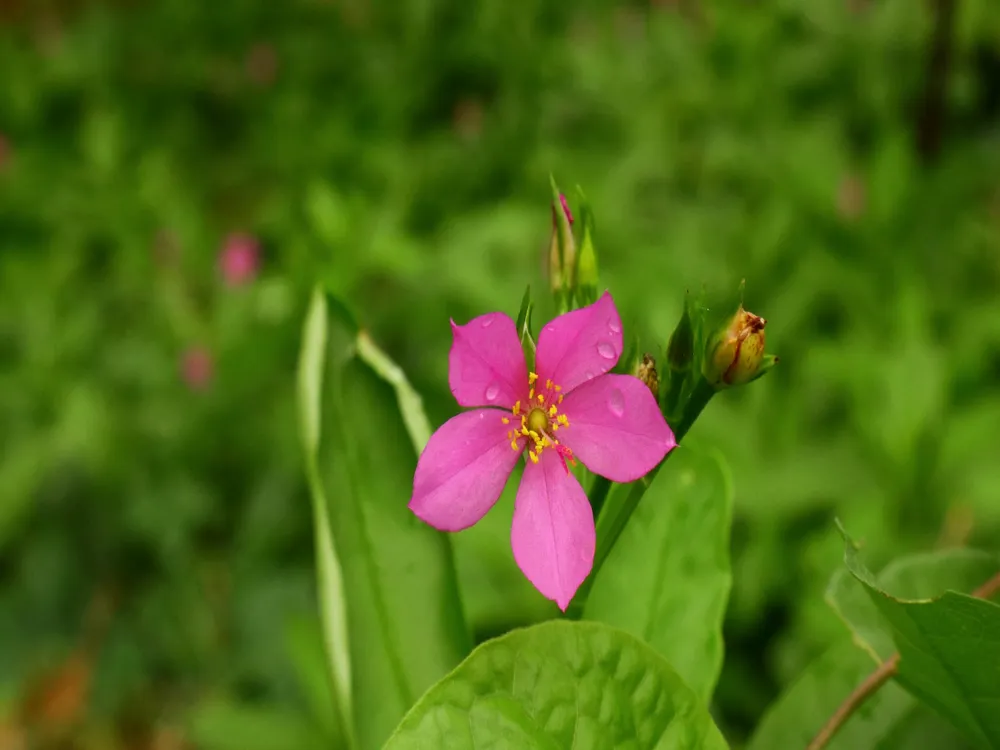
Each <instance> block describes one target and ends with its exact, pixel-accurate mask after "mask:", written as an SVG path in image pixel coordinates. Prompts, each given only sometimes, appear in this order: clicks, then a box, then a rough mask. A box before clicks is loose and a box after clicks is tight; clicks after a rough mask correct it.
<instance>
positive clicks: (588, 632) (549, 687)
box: [386, 621, 726, 750]
mask: <svg viewBox="0 0 1000 750" xmlns="http://www.w3.org/2000/svg"><path fill="white" fill-rule="evenodd" d="M487 747H488V748H496V749H497V750H500V749H507V748H509V750H526V749H528V748H545V749H546V750H558V748H568V747H575V748H632V750H646V749H647V748H650V749H651V748H657V749H658V750H686V749H688V748H690V749H691V750H695V749H696V748H697V750H716V749H719V748H725V747H726V743H725V740H723V738H722V735H721V734H720V733H719V730H718V729H717V728H716V726H715V724H714V723H713V722H712V719H711V716H710V715H709V713H708V710H707V709H706V708H705V706H704V705H702V704H701V703H700V702H699V701H698V699H697V697H696V696H695V695H694V693H693V692H692V691H691V690H690V688H688V687H687V686H686V685H685V684H684V682H683V681H682V680H681V678H680V677H679V676H678V675H677V673H676V672H674V671H673V669H671V667H670V665H669V664H667V662H666V661H665V660H664V659H663V658H662V657H661V656H660V655H659V654H657V653H656V652H655V651H653V649H651V648H650V647H649V646H647V645H646V644H644V643H642V642H641V641H639V640H637V639H636V638H634V637H633V636H631V635H628V634H627V633H623V632H621V631H619V630H616V629H614V628H610V627H608V626H606V625H602V624H599V623H587V622H568V621H554V622H545V623H542V624H540V625H535V626H532V627H530V628H524V629H522V630H515V631H513V632H511V633H508V634H507V635H504V636H502V637H500V638H496V639H494V640H491V641H487V642H486V643H484V644H483V645H482V646H480V647H479V648H477V649H476V650H475V651H474V652H473V653H472V655H471V656H469V658H468V659H466V660H465V661H464V662H463V663H462V664H461V666H459V667H458V668H457V669H456V670H455V671H454V672H452V673H451V674H450V675H448V677H447V678H446V679H444V680H442V681H441V682H440V683H438V684H437V685H435V686H434V687H433V688H432V689H431V690H430V691H429V692H428V693H427V694H426V695H425V696H424V697H423V698H421V700H420V702H419V703H418V704H417V705H416V706H415V707H414V708H413V710H412V711H410V712H409V713H408V714H407V716H406V718H405V719H404V720H403V722H402V724H400V726H399V728H398V729H397V730H396V733H395V734H394V735H393V736H392V738H391V739H390V740H389V742H388V744H387V745H386V750H410V749H411V748H412V749H414V750H416V749H417V748H421V749H422V748H435V749H436V748H441V749H442V750H464V749H465V748H469V749H470V750H473V749H475V748H487Z"/></svg>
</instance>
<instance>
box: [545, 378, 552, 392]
mask: <svg viewBox="0 0 1000 750" xmlns="http://www.w3.org/2000/svg"><path fill="white" fill-rule="evenodd" d="M545 387H546V388H548V389H549V390H550V391H551V390H552V381H551V380H546V381H545Z"/></svg>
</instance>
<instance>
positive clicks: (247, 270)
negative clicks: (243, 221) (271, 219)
mask: <svg viewBox="0 0 1000 750" xmlns="http://www.w3.org/2000/svg"><path fill="white" fill-rule="evenodd" d="M259 265H260V247H259V246H258V244H257V239H256V238H255V237H253V236H251V235H249V234H242V233H238V232H237V233H234V234H231V235H229V236H228V237H226V242H225V244H224V245H223V247H222V252H221V253H220V254H219V266H220V267H221V269H222V278H223V279H225V281H226V283H227V284H228V285H229V286H242V285H243V284H247V283H249V282H251V281H253V280H254V278H256V276H257V269H258V266H259Z"/></svg>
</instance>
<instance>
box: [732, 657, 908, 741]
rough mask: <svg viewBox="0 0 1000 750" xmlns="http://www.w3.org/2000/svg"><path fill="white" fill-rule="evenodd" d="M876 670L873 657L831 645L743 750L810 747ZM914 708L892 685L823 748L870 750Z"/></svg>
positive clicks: (773, 707)
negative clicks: (829, 721)
mask: <svg viewBox="0 0 1000 750" xmlns="http://www.w3.org/2000/svg"><path fill="white" fill-rule="evenodd" d="M874 666H875V665H874V663H873V662H872V660H871V657H870V656H869V655H868V654H866V653H865V652H864V651H862V650H861V649H859V648H858V647H857V646H856V645H854V644H853V643H851V641H850V640H849V639H845V640H844V641H842V642H841V643H838V644H836V645H835V646H832V647H831V648H830V649H829V650H827V651H826V652H825V653H823V654H822V655H821V656H819V657H818V658H817V659H816V660H815V661H813V662H812V663H810V664H809V666H808V667H807V668H806V670H805V671H804V672H803V673H802V674H801V675H800V676H799V678H798V679H797V680H796V681H795V682H793V683H792V684H791V686H789V687H788V689H787V690H785V692H784V693H782V694H781V696H780V697H779V698H778V700H777V701H775V702H774V703H773V704H772V705H771V707H770V708H769V709H768V710H767V713H766V714H764V718H763V719H761V722H760V724H759V725H758V726H757V729H756V730H755V731H754V734H753V737H751V739H750V742H749V743H748V744H747V748H746V750H775V748H802V747H806V746H808V744H809V742H810V740H812V738H813V737H815V736H816V733H817V732H819V730H820V729H821V728H822V727H823V725H824V724H825V723H826V721H827V719H829V718H830V717H831V716H832V715H833V713H834V711H836V710H837V707H838V706H840V704H841V703H842V702H843V700H844V698H846V697H847V696H848V695H850V694H851V691H853V690H854V689H855V688H856V687H857V686H858V685H860V684H861V682H862V680H864V679H865V677H867V676H868V675H869V674H870V673H871V671H872V669H873V668H874ZM913 705H914V701H913V699H912V698H911V697H910V696H909V695H907V694H906V691H904V690H903V689H902V688H900V687H899V686H898V685H894V684H893V683H891V682H890V683H889V684H887V685H885V686H883V687H882V689H881V690H879V691H878V692H876V693H875V694H874V695H873V696H872V697H871V698H870V699H869V700H868V702H866V703H865V705H864V707H863V708H862V709H861V710H859V711H858V712H857V713H856V714H855V715H854V716H852V717H851V718H850V719H849V720H848V721H847V722H846V723H845V724H844V726H843V727H842V728H841V730H840V731H839V732H838V733H837V734H836V735H835V736H834V738H833V740H832V741H831V742H830V744H829V745H827V750H872V749H873V748H875V747H877V746H878V743H879V741H880V740H881V739H882V738H883V737H885V736H887V735H888V734H889V732H890V731H891V730H892V728H893V727H894V726H895V725H896V724H897V722H899V720H900V719H902V718H903V717H905V716H906V715H907V714H908V712H909V711H910V710H911V709H912V708H913Z"/></svg>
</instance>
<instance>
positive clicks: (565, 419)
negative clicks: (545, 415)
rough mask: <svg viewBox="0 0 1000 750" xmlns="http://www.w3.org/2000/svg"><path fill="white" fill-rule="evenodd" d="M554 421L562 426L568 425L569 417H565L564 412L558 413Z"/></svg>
mask: <svg viewBox="0 0 1000 750" xmlns="http://www.w3.org/2000/svg"><path fill="white" fill-rule="evenodd" d="M556 421H557V422H558V423H559V424H561V425H562V426H563V427H569V417H567V416H566V415H565V414H560V415H559V416H558V417H556Z"/></svg>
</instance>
